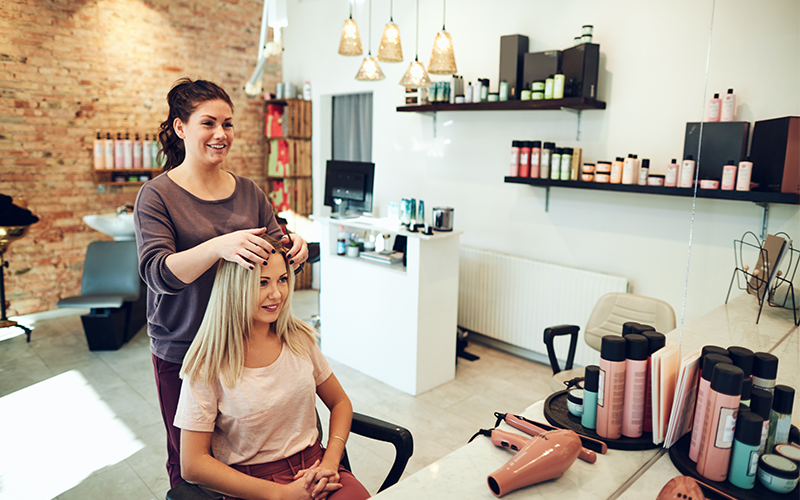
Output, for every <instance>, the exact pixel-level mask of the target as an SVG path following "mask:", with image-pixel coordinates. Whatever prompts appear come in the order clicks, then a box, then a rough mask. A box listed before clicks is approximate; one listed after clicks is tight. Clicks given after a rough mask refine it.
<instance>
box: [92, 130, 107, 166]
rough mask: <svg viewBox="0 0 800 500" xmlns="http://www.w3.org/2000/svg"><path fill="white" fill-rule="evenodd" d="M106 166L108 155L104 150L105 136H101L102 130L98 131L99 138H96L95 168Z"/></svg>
mask: <svg viewBox="0 0 800 500" xmlns="http://www.w3.org/2000/svg"><path fill="white" fill-rule="evenodd" d="M105 168H106V157H105V152H104V151H103V138H102V137H100V132H98V133H97V138H96V139H95V140H94V169H95V170H103V169H105Z"/></svg>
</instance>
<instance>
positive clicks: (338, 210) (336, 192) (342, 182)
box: [325, 160, 375, 217]
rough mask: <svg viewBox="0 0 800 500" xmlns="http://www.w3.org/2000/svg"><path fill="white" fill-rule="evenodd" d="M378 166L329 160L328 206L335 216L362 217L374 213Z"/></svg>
mask: <svg viewBox="0 0 800 500" xmlns="http://www.w3.org/2000/svg"><path fill="white" fill-rule="evenodd" d="M374 177H375V164H374V163H367V162H361V161H342V160H328V164H327V167H326V171H325V205H328V206H329V207H331V211H332V216H333V217H358V216H360V215H361V214H363V213H365V212H372V182H373V178H374Z"/></svg>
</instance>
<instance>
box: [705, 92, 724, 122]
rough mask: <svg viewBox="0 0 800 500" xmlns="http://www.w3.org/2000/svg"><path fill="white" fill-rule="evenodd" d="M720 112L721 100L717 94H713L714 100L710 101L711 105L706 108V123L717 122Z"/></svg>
mask: <svg viewBox="0 0 800 500" xmlns="http://www.w3.org/2000/svg"><path fill="white" fill-rule="evenodd" d="M721 111H722V99H720V98H719V94H714V98H713V99H711V104H710V106H709V107H708V121H710V122H718V121H719V115H720V112H721Z"/></svg>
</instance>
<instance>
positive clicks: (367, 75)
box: [356, 0, 386, 82]
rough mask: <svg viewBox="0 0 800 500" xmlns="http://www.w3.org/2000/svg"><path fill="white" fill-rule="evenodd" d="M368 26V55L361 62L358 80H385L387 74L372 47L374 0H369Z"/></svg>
mask: <svg viewBox="0 0 800 500" xmlns="http://www.w3.org/2000/svg"><path fill="white" fill-rule="evenodd" d="M367 26H369V28H368V31H367V48H368V51H367V57H365V58H364V62H362V63H361V67H360V68H359V69H358V73H357V74H356V80H360V81H366V82H373V81H377V80H383V79H384V78H386V76H384V74H383V71H381V67H380V66H378V60H377V59H375V58H374V57H372V48H371V47H370V44H371V43H372V41H371V38H372V0H369V23H368V24H367Z"/></svg>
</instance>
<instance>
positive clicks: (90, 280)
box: [56, 241, 147, 351]
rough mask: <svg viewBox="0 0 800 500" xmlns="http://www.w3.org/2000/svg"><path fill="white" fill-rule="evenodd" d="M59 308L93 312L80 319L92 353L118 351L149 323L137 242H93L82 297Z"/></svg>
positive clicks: (67, 300)
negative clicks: (140, 273)
mask: <svg viewBox="0 0 800 500" xmlns="http://www.w3.org/2000/svg"><path fill="white" fill-rule="evenodd" d="M56 307H71V308H78V309H87V308H88V309H90V313H89V314H85V315H83V316H81V321H82V322H83V331H84V333H85V334H86V341H87V342H88V344H89V350H90V351H101V350H114V349H119V348H120V346H122V344H124V343H125V342H127V341H128V340H129V339H130V338H131V337H133V336H134V335H135V334H136V332H138V331H139V329H140V328H141V327H142V326H144V324H145V322H146V321H147V288H146V286H145V284H144V282H143V281H142V280H141V278H140V277H139V256H138V254H137V251H136V242H135V241H93V242H92V243H89V247H88V248H87V249H86V257H85V259H84V261H83V275H82V277H81V294H80V295H78V296H75V297H68V298H65V299H61V300H59V301H58V303H57V304H56Z"/></svg>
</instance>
